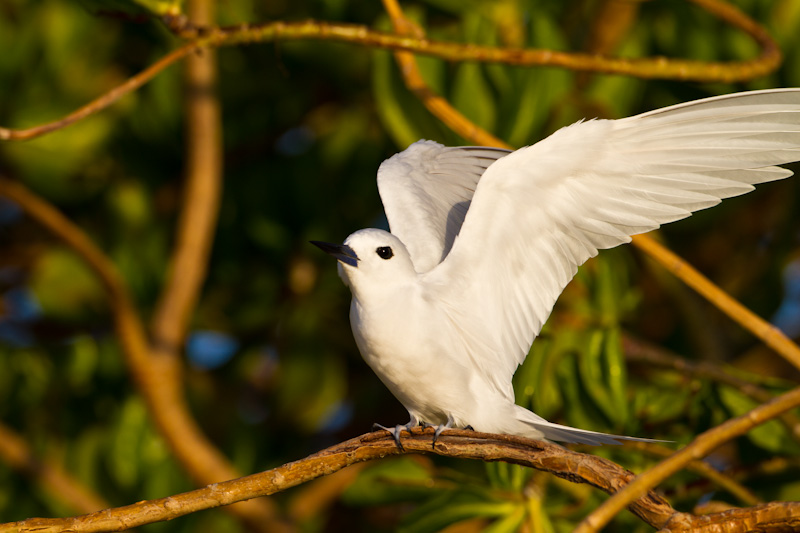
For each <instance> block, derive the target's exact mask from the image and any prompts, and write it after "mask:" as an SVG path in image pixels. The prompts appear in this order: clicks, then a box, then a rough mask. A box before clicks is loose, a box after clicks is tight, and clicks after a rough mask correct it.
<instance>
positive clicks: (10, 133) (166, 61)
mask: <svg viewBox="0 0 800 533" xmlns="http://www.w3.org/2000/svg"><path fill="white" fill-rule="evenodd" d="M691 1H693V2H695V3H697V4H698V5H700V6H701V7H703V8H704V9H706V10H707V11H708V12H709V13H711V14H712V15H714V16H717V17H718V18H720V19H722V20H724V21H725V22H727V23H728V24H730V25H732V26H733V27H736V28H739V29H740V30H742V31H744V32H746V33H748V34H749V35H750V36H751V37H753V39H755V40H756V42H757V43H758V44H759V46H760V47H761V52H760V55H759V56H758V57H757V58H756V59H751V60H746V61H731V62H707V61H692V60H684V59H670V58H666V57H651V58H640V59H626V58H617V57H607V56H602V55H596V54H583V53H570V52H560V51H555V50H542V49H507V48H497V47H490V46H480V45H473V44H460V43H450V42H442V41H434V40H429V39H425V38H417V37H411V36H402V35H395V34H390V33H383V32H378V31H374V30H371V29H370V28H368V27H366V26H360V25H355V24H334V23H327V22H319V21H313V20H309V21H305V22H283V21H277V22H268V23H264V24H239V25H236V26H228V27H210V28H199V27H196V26H194V25H191V24H188V23H186V22H183V21H184V20H185V19H184V18H182V17H165V21H167V25H168V27H169V28H170V29H171V30H173V31H175V32H176V33H177V34H178V35H179V36H180V37H182V38H184V39H187V40H190V42H189V43H187V44H185V45H183V46H182V47H181V48H178V49H177V50H174V51H172V52H170V53H169V54H167V55H166V56H164V57H163V58H162V59H160V60H159V61H158V62H156V63H155V64H153V65H152V66H150V67H148V68H147V69H145V70H144V71H142V72H141V73H139V74H138V75H136V76H134V77H132V78H130V79H129V80H127V81H126V82H125V83H123V84H122V85H120V86H119V87H116V88H114V89H112V90H111V91H109V92H108V93H106V94H104V95H103V96H101V97H100V98H98V99H96V100H94V101H93V102H91V103H89V104H87V105H86V106H84V107H82V108H80V109H78V110H77V111H75V112H73V113H70V114H69V115H67V116H66V117H64V118H62V119H59V120H55V121H53V122H49V123H47V124H43V125H40V126H35V127H33V128H28V129H24V130H15V129H10V128H0V140H25V139H32V138H35V137H38V136H40V135H43V134H45V133H49V132H51V131H55V130H58V129H61V128H64V127H66V126H68V125H70V124H73V123H74V122H76V121H78V120H80V119H82V118H85V117H87V116H89V115H91V114H93V113H96V112H98V111H100V110H102V109H105V108H106V107H108V106H109V105H110V104H111V103H113V102H115V101H116V100H118V99H119V98H120V97H122V96H123V95H125V94H127V93H129V92H131V91H133V90H135V89H137V88H139V87H140V86H141V85H143V84H144V83H146V82H147V81H149V80H150V79H152V78H153V77H154V76H155V75H156V74H157V73H159V72H160V71H161V70H163V69H164V68H166V67H167V66H169V65H170V64H172V63H174V62H175V61H177V60H179V59H181V58H183V57H185V56H186V55H188V54H189V53H191V52H192V51H193V50H195V49H197V48H205V47H217V46H232V45H239V44H247V43H255V42H269V41H279V40H330V41H339V42H345V43H350V44H355V45H360V46H364V47H368V48H384V49H390V50H404V51H407V52H414V53H419V54H424V55H429V56H434V57H439V58H441V59H445V60H448V61H481V62H488V63H504V64H508V65H520V66H552V67H562V68H566V69H570V70H576V71H584V72H595V73H606V74H624V75H628V76H635V77H637V78H647V79H656V78H657V79H673V80H692V81H705V82H736V81H748V80H752V79H754V78H758V77H761V76H764V75H766V74H768V73H770V72H772V71H773V70H775V69H776V68H777V67H778V65H779V64H780V61H781V53H780V49H779V48H778V45H777V43H775V41H774V40H773V39H772V38H771V37H770V35H769V34H768V33H767V32H766V30H764V28H762V27H761V26H760V25H759V24H758V23H756V22H755V21H753V20H752V19H751V18H749V17H748V16H747V15H745V14H744V13H742V12H741V11H740V10H739V9H737V8H735V7H734V6H732V5H728V4H725V3H724V2H721V1H720V0H691ZM412 90H415V91H422V90H423V89H422V87H420V88H417V89H412ZM431 102H432V105H433V102H435V99H432V100H431ZM476 135H480V132H476ZM467 138H470V137H467ZM489 144H491V143H487V145H489Z"/></svg>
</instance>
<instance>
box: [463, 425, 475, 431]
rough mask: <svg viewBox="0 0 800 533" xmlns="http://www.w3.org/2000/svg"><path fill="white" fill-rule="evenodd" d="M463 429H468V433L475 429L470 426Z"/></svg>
mask: <svg viewBox="0 0 800 533" xmlns="http://www.w3.org/2000/svg"><path fill="white" fill-rule="evenodd" d="M464 429H468V430H470V431H475V428H474V427H472V426H467V427H465V428H464Z"/></svg>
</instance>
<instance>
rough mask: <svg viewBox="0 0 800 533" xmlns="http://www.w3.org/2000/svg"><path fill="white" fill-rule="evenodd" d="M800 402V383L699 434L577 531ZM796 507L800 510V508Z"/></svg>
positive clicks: (602, 521) (595, 527)
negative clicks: (692, 462)
mask: <svg viewBox="0 0 800 533" xmlns="http://www.w3.org/2000/svg"><path fill="white" fill-rule="evenodd" d="M798 406H800V387H798V388H796V389H794V390H791V391H789V392H787V393H785V394H782V395H781V396H778V397H777V398H775V399H773V400H771V401H769V402H767V403H765V404H762V405H759V406H758V407H756V408H755V409H753V410H751V411H749V412H748V413H745V414H743V415H741V416H738V417H736V418H732V419H730V420H728V421H726V422H724V423H722V424H720V425H719V426H717V427H715V428H713V429H709V430H708V431H706V432H704V433H702V434H700V435H699V436H697V438H695V439H694V440H693V441H692V442H691V443H690V444H689V445H687V446H686V447H685V448H683V449H681V450H680V451H678V452H676V453H675V454H674V455H672V456H670V457H669V458H667V459H665V460H664V461H662V462H660V463H659V464H657V465H656V466H654V467H653V468H650V469H649V470H647V471H646V472H644V473H643V474H640V475H639V476H637V477H636V478H635V479H634V480H633V481H632V482H631V483H629V484H628V485H626V486H625V488H623V489H622V490H620V491H619V492H617V493H616V494H614V495H613V496H612V497H611V498H609V499H608V500H606V501H605V503H603V504H602V505H601V506H600V507H598V508H597V509H595V510H594V511H593V512H592V513H591V514H590V515H589V516H587V517H586V518H585V519H584V520H583V521H582V522H581V523H580V524H579V525H578V527H577V528H576V529H575V531H576V533H589V532H594V531H599V530H600V529H601V528H602V527H603V526H605V525H606V524H608V522H609V521H611V519H612V518H613V517H614V516H615V515H616V514H617V513H619V512H620V511H622V510H623V509H624V508H625V507H626V506H628V505H630V503H631V502H633V501H636V500H637V499H638V498H639V497H640V496H641V495H643V494H646V493H647V491H648V490H650V489H651V488H652V487H655V486H656V485H658V484H659V483H661V482H662V481H664V480H665V479H667V478H668V477H670V476H671V475H672V474H674V473H676V472H678V471H679V470H681V469H683V468H684V467H685V466H686V465H687V464H688V463H690V462H691V461H693V460H697V459H701V458H703V457H705V456H706V455H708V454H709V453H710V452H712V451H713V450H714V449H716V448H717V447H718V446H720V445H721V444H723V443H725V442H727V441H729V440H731V439H733V438H735V437H738V436H741V435H744V434H745V433H747V432H748V431H750V430H751V429H753V428H754V427H756V426H758V425H760V424H763V423H764V422H767V421H769V420H772V419H773V418H775V417H777V416H779V415H780V414H781V413H784V412H786V411H788V410H789V409H793V408H795V407H798ZM797 511H800V508H799V509H798V510H797ZM797 511H796V512H797Z"/></svg>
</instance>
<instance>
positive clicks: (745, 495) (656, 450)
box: [625, 442, 764, 505]
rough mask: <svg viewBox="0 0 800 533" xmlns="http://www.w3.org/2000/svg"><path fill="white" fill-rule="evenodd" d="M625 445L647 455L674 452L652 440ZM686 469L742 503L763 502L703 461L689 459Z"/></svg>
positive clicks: (756, 503)
mask: <svg viewBox="0 0 800 533" xmlns="http://www.w3.org/2000/svg"><path fill="white" fill-rule="evenodd" d="M625 447H626V448H633V449H635V450H641V451H643V452H644V453H646V454H648V455H654V456H656V457H669V456H671V455H672V454H674V453H675V450H673V449H672V448H667V447H666V446H662V445H660V444H656V443H653V442H626V443H625ZM686 469H687V470H690V471H692V472H694V473H695V474H699V475H701V476H703V477H704V478H706V479H708V480H709V481H711V482H712V483H714V484H715V485H717V486H718V487H719V488H721V489H722V490H725V491H728V492H729V493H730V494H731V495H732V496H733V497H735V498H737V499H738V500H739V501H740V502H741V503H742V504H744V505H759V504H761V503H764V502H763V500H762V499H761V498H759V497H758V496H756V495H755V494H754V493H753V492H752V491H751V490H750V489H748V488H747V487H745V486H744V485H742V484H741V483H739V482H738V481H736V480H735V479H733V478H732V477H730V476H729V475H726V474H725V473H723V472H720V471H719V470H717V469H715V468H714V467H713V466H711V465H710V464H708V463H707V462H705V461H702V460H699V461H691V462H689V463H688V464H687V465H686Z"/></svg>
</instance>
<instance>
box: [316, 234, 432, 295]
mask: <svg viewBox="0 0 800 533" xmlns="http://www.w3.org/2000/svg"><path fill="white" fill-rule="evenodd" d="M311 244H313V245H315V246H317V247H318V248H320V249H321V250H322V251H323V252H325V253H327V254H329V255H331V256H333V257H335V258H336V259H337V261H338V262H339V265H338V267H339V276H340V277H341V278H342V280H343V281H344V283H345V285H347V286H348V287H350V290H351V291H352V292H353V294H354V295H355V296H356V297H358V296H359V294H363V293H364V292H365V291H370V292H371V291H379V292H384V291H386V290H387V289H390V288H391V287H393V286H395V285H397V284H401V283H403V282H405V281H408V280H409V279H411V278H412V277H416V275H417V273H416V271H415V270H414V264H413V263H412V262H411V256H410V255H409V253H408V249H407V248H406V247H405V245H404V244H403V243H402V241H401V240H400V239H398V238H397V237H395V236H394V235H392V234H391V233H389V232H387V231H383V230H379V229H362V230H359V231H357V232H355V233H353V234H352V235H350V236H349V237H347V239H346V240H345V241H344V244H331V243H327V242H319V241H311Z"/></svg>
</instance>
